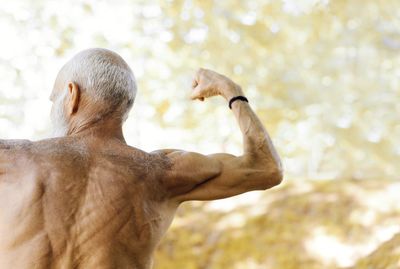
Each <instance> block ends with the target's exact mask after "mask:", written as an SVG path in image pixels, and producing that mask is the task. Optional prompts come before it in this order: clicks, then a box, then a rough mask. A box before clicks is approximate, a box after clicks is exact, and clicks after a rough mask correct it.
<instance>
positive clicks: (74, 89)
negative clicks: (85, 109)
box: [67, 82, 81, 115]
mask: <svg viewBox="0 0 400 269" xmlns="http://www.w3.org/2000/svg"><path fill="white" fill-rule="evenodd" d="M80 96H81V90H80V89H79V86H78V84H76V83H75V82H69V83H68V97H69V98H68V104H67V112H68V114H69V115H72V114H75V113H76V112H77V111H78V106H79V101H80Z"/></svg>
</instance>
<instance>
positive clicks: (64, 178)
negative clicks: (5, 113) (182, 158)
mask: <svg viewBox="0 0 400 269" xmlns="http://www.w3.org/2000/svg"><path fill="white" fill-rule="evenodd" d="M168 166H169V164H168V161H167V160H166V159H165V158H162V155H161V154H149V153H146V152H143V151H140V150H138V149H135V148H132V147H129V146H127V145H126V144H124V143H122V142H120V141H118V140H115V141H113V140H111V141H104V140H101V139H97V138H94V137H89V138H88V139H84V138H80V139H78V138H76V137H75V138H74V137H65V138H58V139H49V140H43V141H39V142H28V141H14V142H10V141H9V142H6V141H3V143H1V144H0V268H149V267H150V266H151V263H152V262H151V254H152V252H153V250H154V248H155V246H156V245H157V243H158V241H159V240H160V238H161V236H162V235H163V234H164V232H165V231H166V229H167V228H168V226H169V224H170V223H171V221H172V218H173V215H174V213H175V210H176V208H177V204H175V203H169V202H168V200H167V199H164V198H165V196H166V194H165V191H164V189H163V188H162V182H159V180H160V179H162V178H163V177H162V173H163V171H165V169H167V168H168ZM32 249H35V252H34V255H32Z"/></svg>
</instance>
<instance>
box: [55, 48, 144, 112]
mask: <svg viewBox="0 0 400 269" xmlns="http://www.w3.org/2000/svg"><path fill="white" fill-rule="evenodd" d="M57 80H61V84H62V87H64V85H65V83H68V82H70V81H72V82H75V83H77V84H78V85H79V88H80V90H81V91H82V94H83V95H85V96H86V97H88V98H89V99H90V100H89V101H87V103H88V104H89V105H93V106H98V107H99V108H98V109H99V110H100V111H97V113H98V116H101V117H102V116H105V114H108V113H109V112H111V111H116V110H118V111H121V113H122V117H123V118H124V119H125V118H126V116H127V114H128V112H129V110H130V109H131V107H132V105H133V102H134V100H135V96H136V91H137V87H136V82H135V77H134V75H133V73H132V70H131V69H130V68H129V66H128V64H127V63H126V62H125V61H124V60H123V59H122V57H121V56H119V55H118V54H117V53H115V52H112V51H110V50H107V49H101V48H93V49H87V50H84V51H81V52H80V53H78V54H76V55H75V56H74V57H73V58H72V59H71V60H70V61H68V62H67V63H66V64H65V65H64V66H63V68H62V69H61V71H60V73H59V76H58V78H57ZM60 86H61V85H60Z"/></svg>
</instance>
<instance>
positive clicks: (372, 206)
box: [0, 0, 400, 269]
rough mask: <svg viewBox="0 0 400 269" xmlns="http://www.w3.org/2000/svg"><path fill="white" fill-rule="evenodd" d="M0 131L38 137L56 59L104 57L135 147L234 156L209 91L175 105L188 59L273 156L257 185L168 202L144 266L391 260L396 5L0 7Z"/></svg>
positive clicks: (398, 155) (219, 101)
mask: <svg viewBox="0 0 400 269" xmlns="http://www.w3.org/2000/svg"><path fill="white" fill-rule="evenodd" d="M0 36H1V41H0V137H1V138H2V139H12V138H13V139H15V138H27V139H32V140H38V139H43V138H45V137H48V136H49V133H50V123H49V117H48V114H49V112H50V107H51V103H50V101H49V100H48V96H49V94H50V91H51V89H52V86H53V81H54V79H55V76H56V74H57V72H58V70H59V69H60V68H61V66H62V65H63V64H64V63H65V62H66V61H67V60H68V59H69V58H70V57H71V56H73V55H74V54H75V53H77V52H78V51H80V50H82V49H86V48H89V47H105V48H109V49H112V50H114V51H116V52H118V53H119V54H120V55H121V56H123V57H124V58H125V60H126V61H127V62H128V63H129V64H130V66H131V67H132V69H133V71H134V73H135V76H136V79H137V82H138V87H139V91H138V95H137V98H136V102H135V105H134V108H133V110H132V112H131V114H130V118H129V119H128V121H127V123H126V125H125V127H124V129H125V135H126V139H127V141H128V142H129V144H131V145H133V146H135V147H139V148H142V149H144V150H147V151H151V150H155V149H159V148H181V149H185V150H192V151H197V152H201V153H204V154H208V153H215V152H221V151H223V152H229V153H233V154H241V134H240V131H239V128H238V126H237V124H236V122H235V119H234V117H233V114H232V113H231V111H230V110H229V109H228V107H227V104H226V102H225V101H224V99H223V98H212V99H209V100H207V101H206V102H193V101H190V100H189V93H190V82H191V78H192V77H193V74H194V72H195V70H196V69H197V68H198V67H205V68H210V69H214V70H216V71H218V72H220V73H223V74H226V75H227V76H229V77H231V78H232V79H233V80H234V81H236V82H237V83H238V84H240V85H242V88H243V89H244V91H245V93H246V95H247V96H248V98H249V100H250V103H251V105H252V107H253V108H254V110H255V111H256V113H257V114H258V115H259V117H260V118H261V120H262V121H263V123H264V124H265V126H266V127H267V129H268V131H269V132H270V134H271V136H272V138H273V141H274V143H275V145H276V147H277V148H278V151H279V153H280V154H281V156H282V160H283V163H284V168H285V181H284V183H283V184H281V185H280V186H279V187H277V188H274V189H272V190H270V191H266V192H251V193H247V194H243V195H240V196H237V197H233V198H229V199H224V200H219V201H215V202H188V203H185V204H184V205H183V206H181V208H180V209H179V211H178V214H177V217H176V219H175V220H174V222H173V225H172V227H171V229H170V231H169V233H168V234H167V236H166V237H165V238H164V239H163V241H162V243H161V245H160V247H159V249H158V251H157V253H156V257H155V268H157V269H163V268H165V269H170V268H171V269H172V268H174V269H175V268H188V269H191V268H193V269H214V268H215V269H219V268H250V269H255V268H274V269H275V268H278V269H279V268H282V269H290V268H306V269H312V268H328V269H329V268H369V269H376V268H384V269H392V268H400V180H399V179H400V175H399V172H400V169H399V168H400V143H399V139H400V1H398V0H381V1H376V0H276V1H272V0H246V1H237V0H224V1H210V0H159V1H155V0H146V1H133V0H131V1H128V0H113V1H105V0H79V1H78V0H57V1H49V0H18V1H6V0H0Z"/></svg>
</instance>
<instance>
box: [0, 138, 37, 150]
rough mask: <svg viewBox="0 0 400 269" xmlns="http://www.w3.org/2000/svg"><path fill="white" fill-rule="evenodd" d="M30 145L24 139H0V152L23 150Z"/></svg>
mask: <svg viewBox="0 0 400 269" xmlns="http://www.w3.org/2000/svg"><path fill="white" fill-rule="evenodd" d="M31 144H32V141H30V140H26V139H0V150H12V149H23V148H24V147H26V146H29V145H31Z"/></svg>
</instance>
